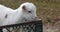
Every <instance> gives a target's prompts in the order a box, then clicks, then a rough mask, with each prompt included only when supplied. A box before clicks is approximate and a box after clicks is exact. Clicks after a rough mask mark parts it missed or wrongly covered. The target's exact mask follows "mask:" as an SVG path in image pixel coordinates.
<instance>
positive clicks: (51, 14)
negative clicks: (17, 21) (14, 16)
mask: <svg viewBox="0 0 60 32" xmlns="http://www.w3.org/2000/svg"><path fill="white" fill-rule="evenodd" d="M24 2H32V3H34V4H35V5H36V7H37V15H38V17H39V18H40V19H42V20H43V32H60V0H0V4H2V5H5V6H7V7H10V8H12V9H16V8H18V7H19V6H20V5H21V4H22V3H24Z"/></svg>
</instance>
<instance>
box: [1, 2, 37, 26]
mask: <svg viewBox="0 0 60 32" xmlns="http://www.w3.org/2000/svg"><path fill="white" fill-rule="evenodd" d="M24 5H25V8H26V10H23V9H22V7H23V6H24ZM28 11H31V13H28ZM6 14H7V15H8V16H7V18H5V15H6ZM35 17H37V15H36V7H35V5H34V4H33V3H28V2H26V3H23V4H21V6H20V7H19V8H18V9H16V10H13V9H11V8H8V7H5V6H3V5H0V26H2V25H11V24H18V23H23V22H27V21H33V20H34V19H35ZM25 20H27V21H25ZM2 23H3V24H2Z"/></svg>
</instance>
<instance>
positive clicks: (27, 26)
mask: <svg viewBox="0 0 60 32" xmlns="http://www.w3.org/2000/svg"><path fill="white" fill-rule="evenodd" d="M42 26H43V24H42V20H35V21H30V22H26V23H19V24H12V25H5V26H0V32H2V29H3V28H6V29H7V31H8V32H12V31H13V30H18V31H20V32H43V27H42ZM10 28H12V29H13V30H12V31H11V30H9V29H10ZM18 31H17V32H18Z"/></svg>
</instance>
